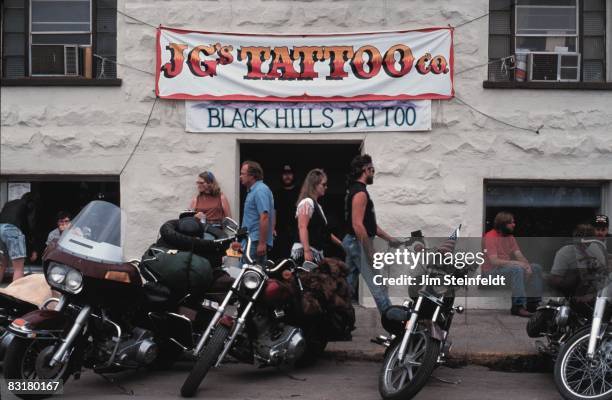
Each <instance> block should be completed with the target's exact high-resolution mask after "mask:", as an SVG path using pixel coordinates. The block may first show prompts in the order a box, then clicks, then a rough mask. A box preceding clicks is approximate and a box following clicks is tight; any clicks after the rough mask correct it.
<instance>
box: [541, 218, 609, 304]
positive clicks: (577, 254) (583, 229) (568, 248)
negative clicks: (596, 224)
mask: <svg viewBox="0 0 612 400" xmlns="http://www.w3.org/2000/svg"><path fill="white" fill-rule="evenodd" d="M593 236H594V229H593V227H592V226H591V225H589V224H579V225H577V226H576V228H575V229H574V232H573V233H572V243H571V244H567V245H565V246H563V247H561V248H560V249H559V250H557V252H556V253H555V258H554V261H553V266H552V268H551V270H550V275H549V277H548V279H547V281H548V283H549V284H550V285H551V286H552V287H553V288H555V289H558V290H560V291H561V292H563V294H564V295H565V296H573V295H574V294H575V293H576V290H577V288H578V286H579V285H580V281H581V279H580V273H579V269H583V267H585V265H586V263H587V262H588V260H591V259H592V258H593V257H594V256H593V252H594V251H595V252H597V251H598V249H597V248H596V247H595V246H593V244H589V243H584V242H583V239H592V238H593Z"/></svg>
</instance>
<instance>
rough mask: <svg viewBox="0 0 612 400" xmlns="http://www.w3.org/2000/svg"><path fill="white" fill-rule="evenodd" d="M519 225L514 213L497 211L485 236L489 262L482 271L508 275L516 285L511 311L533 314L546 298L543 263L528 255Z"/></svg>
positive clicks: (528, 315)
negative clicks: (516, 234) (519, 238)
mask: <svg viewBox="0 0 612 400" xmlns="http://www.w3.org/2000/svg"><path fill="white" fill-rule="evenodd" d="M515 227H516V222H515V220H514V216H513V215H512V214H510V213H509V212H505V211H501V212H499V213H497V215H496V216H495V220H494V222H493V229H491V230H490V231H489V232H487V233H486V234H485V235H484V238H483V251H484V253H485V262H484V264H483V265H482V272H483V274H486V273H489V274H497V275H501V276H505V277H506V279H507V281H509V282H510V284H511V285H512V308H510V313H511V314H512V315H518V316H520V317H530V316H531V313H532V312H534V311H535V310H536V308H537V306H538V304H539V303H540V300H541V299H542V297H541V296H542V267H540V266H539V265H538V264H532V263H530V262H529V261H528V260H527V258H525V256H524V255H523V253H522V252H521V249H520V248H519V246H518V243H517V242H516V239H515V238H514V235H513V233H514V228H515ZM528 295H529V296H530V297H527V296H528Z"/></svg>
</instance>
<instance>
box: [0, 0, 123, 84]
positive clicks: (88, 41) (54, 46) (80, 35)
mask: <svg viewBox="0 0 612 400" xmlns="http://www.w3.org/2000/svg"><path fill="white" fill-rule="evenodd" d="M116 16H117V1H116V0H4V1H3V5H2V78H4V79H19V78H28V77H31V78H48V77H63V78H73V79H78V78H81V79H82V78H93V79H104V78H116V76H117V74H116V67H115V64H114V63H112V62H109V61H108V60H116V53H117V18H116ZM103 58H106V59H107V61H103Z"/></svg>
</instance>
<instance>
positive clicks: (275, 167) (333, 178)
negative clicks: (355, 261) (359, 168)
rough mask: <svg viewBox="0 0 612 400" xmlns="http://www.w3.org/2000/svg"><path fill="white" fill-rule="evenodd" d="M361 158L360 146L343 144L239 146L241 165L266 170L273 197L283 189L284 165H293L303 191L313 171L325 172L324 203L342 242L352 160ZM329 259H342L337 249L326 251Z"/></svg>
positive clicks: (249, 144) (241, 205) (328, 216)
mask: <svg viewBox="0 0 612 400" xmlns="http://www.w3.org/2000/svg"><path fill="white" fill-rule="evenodd" d="M358 154H361V142H343V143H337V142H335V143H329V142H319V143H311V142H308V143H304V142H301V143H295V142H293V143H291V142H285V143H279V142H256V143H240V163H242V162H243V161H246V160H252V161H257V162H258V163H260V164H261V166H262V168H263V170H264V182H265V183H266V184H267V185H268V186H269V187H270V189H271V190H272V192H273V193H275V194H276V193H278V191H279V190H280V189H281V174H282V169H283V166H284V165H287V164H289V165H291V168H292V169H293V171H294V175H295V181H296V186H298V188H299V187H301V185H302V182H303V181H304V177H305V176H306V174H307V173H308V171H310V170H311V169H313V168H322V169H323V170H324V171H325V173H326V174H327V178H328V189H327V194H326V195H325V197H324V198H323V199H322V200H321V206H322V207H323V209H324V210H325V215H326V217H327V220H328V223H329V226H330V228H331V230H332V232H333V233H334V234H336V236H338V237H339V238H342V237H343V236H344V234H345V226H344V195H345V191H346V174H347V173H348V170H349V165H350V163H351V160H352V159H353V157H355V156H356V155H358ZM245 196H246V191H245V190H244V188H243V187H241V188H240V209H241V210H242V207H243V205H244V199H245ZM324 251H325V254H326V255H328V256H341V255H342V254H341V252H339V251H338V249H336V248H334V247H332V246H330V247H329V248H326V249H324Z"/></svg>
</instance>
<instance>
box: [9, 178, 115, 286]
mask: <svg viewBox="0 0 612 400" xmlns="http://www.w3.org/2000/svg"><path fill="white" fill-rule="evenodd" d="M11 182H27V183H29V184H30V191H31V192H32V193H33V194H34V197H35V198H37V199H38V206H37V209H36V215H35V217H34V226H35V229H34V245H33V248H32V249H28V254H30V253H31V251H32V250H35V251H36V252H37V253H38V255H39V257H38V259H37V260H35V261H34V262H33V263H32V262H30V261H29V260H28V259H26V264H28V263H30V264H34V265H38V264H40V263H41V259H40V257H41V256H42V253H43V250H44V249H45V247H46V245H45V242H46V239H47V235H48V234H49V232H51V231H52V230H53V229H55V228H56V227H57V225H56V224H57V220H56V217H57V213H58V212H59V211H66V212H68V213H69V214H70V215H71V217H73V218H74V217H75V216H76V215H77V214H78V213H79V211H81V209H82V208H83V207H84V206H85V205H87V203H89V202H90V201H92V200H105V201H108V202H110V203H113V204H116V205H120V204H119V200H120V197H119V181H118V180H117V179H116V178H113V177H108V178H100V177H79V176H75V177H66V176H62V177H60V178H54V177H48V178H47V177H44V178H43V177H36V178H34V179H31V178H13V179H10V180H9V184H10V183H11ZM5 275H8V274H5Z"/></svg>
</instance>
